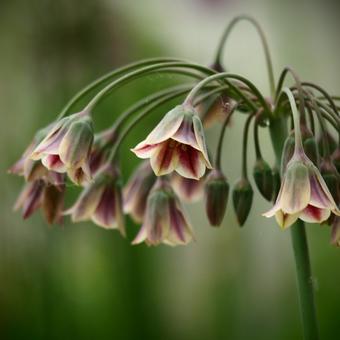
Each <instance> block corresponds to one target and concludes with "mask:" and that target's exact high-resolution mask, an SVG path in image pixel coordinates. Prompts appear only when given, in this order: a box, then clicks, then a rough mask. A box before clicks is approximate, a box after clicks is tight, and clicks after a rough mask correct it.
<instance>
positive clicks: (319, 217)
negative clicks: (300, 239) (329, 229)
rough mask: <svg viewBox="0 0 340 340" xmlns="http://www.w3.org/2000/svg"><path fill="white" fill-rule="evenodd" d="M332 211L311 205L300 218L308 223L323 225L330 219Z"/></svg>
mask: <svg viewBox="0 0 340 340" xmlns="http://www.w3.org/2000/svg"><path fill="white" fill-rule="evenodd" d="M330 214H331V211H330V210H329V209H320V208H318V207H315V206H313V205H311V204H309V205H308V206H307V207H306V208H305V209H304V210H303V211H302V212H301V213H300V216H299V218H300V219H301V220H302V221H305V222H307V223H321V222H323V221H325V220H327V219H328V217H329V216H330Z"/></svg>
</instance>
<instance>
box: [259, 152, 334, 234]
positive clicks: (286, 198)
mask: <svg viewBox="0 0 340 340" xmlns="http://www.w3.org/2000/svg"><path fill="white" fill-rule="evenodd" d="M331 212H333V213H334V214H335V215H339V214H340V211H339V210H338V208H337V206H336V203H335V202H334V199H333V197H332V195H331V193H330V192H329V189H328V187H327V185H326V183H325V181H324V179H323V178H322V176H321V174H320V172H319V170H318V168H317V167H316V166H315V165H314V164H313V163H312V162H311V161H310V159H309V158H308V157H307V156H306V155H305V154H304V153H303V151H302V152H299V153H295V154H294V156H293V157H292V159H291V160H290V161H289V162H288V164H287V167H286V172H285V174H284V177H283V180H282V184H281V188H280V192H279V194H278V197H277V199H276V203H275V205H274V207H273V208H272V209H270V210H269V211H267V212H266V213H264V214H263V215H264V216H266V217H272V216H274V215H275V217H276V220H277V222H278V224H279V225H280V226H281V227H282V228H288V227H289V226H291V225H292V224H293V223H294V222H295V221H296V220H297V219H298V218H300V219H301V220H303V221H305V222H309V223H322V222H324V221H325V220H327V219H328V218H329V216H330V214H331Z"/></svg>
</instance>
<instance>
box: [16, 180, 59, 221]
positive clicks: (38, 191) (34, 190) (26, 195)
mask: <svg viewBox="0 0 340 340" xmlns="http://www.w3.org/2000/svg"><path fill="white" fill-rule="evenodd" d="M58 175H59V174H58ZM64 192H65V186H64V185H63V184H60V185H54V184H51V183H48V182H47V181H46V180H42V179H38V180H35V181H31V182H27V183H25V185H24V188H23V190H22V191H21V193H20V195H19V197H18V199H17V201H16V203H15V205H14V210H19V209H21V210H22V216H23V218H24V219H26V218H28V217H30V216H31V215H32V214H33V213H34V212H35V211H36V210H38V209H39V208H41V209H42V211H43V213H44V215H45V218H46V220H47V222H48V223H49V224H53V223H61V222H62V210H63V204H64Z"/></svg>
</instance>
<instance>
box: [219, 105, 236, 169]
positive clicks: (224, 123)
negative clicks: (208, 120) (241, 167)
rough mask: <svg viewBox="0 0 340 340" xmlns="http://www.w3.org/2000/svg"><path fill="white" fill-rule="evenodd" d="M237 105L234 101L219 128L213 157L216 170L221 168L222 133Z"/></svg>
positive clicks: (223, 133)
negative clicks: (219, 131)
mask: <svg viewBox="0 0 340 340" xmlns="http://www.w3.org/2000/svg"><path fill="white" fill-rule="evenodd" d="M237 107H238V103H236V104H235V105H234V106H233V107H232V108H231V109H230V112H229V114H228V115H227V117H226V118H225V120H224V122H223V125H222V128H221V133H220V137H219V139H218V144H217V151H216V159H215V168H216V169H217V170H221V155H222V146H223V140H224V135H225V130H226V128H227V126H228V124H229V122H230V119H231V117H232V115H233V113H234V112H235V111H236V109H237Z"/></svg>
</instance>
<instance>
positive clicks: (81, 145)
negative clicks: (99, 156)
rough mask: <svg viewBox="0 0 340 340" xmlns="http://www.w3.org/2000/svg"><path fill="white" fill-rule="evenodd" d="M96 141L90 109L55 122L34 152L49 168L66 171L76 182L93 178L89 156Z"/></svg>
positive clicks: (32, 156) (33, 155) (32, 155)
mask: <svg viewBox="0 0 340 340" xmlns="http://www.w3.org/2000/svg"><path fill="white" fill-rule="evenodd" d="M92 143H93V127H92V120H91V117H90V116H89V113H88V112H87V111H83V112H79V113H75V114H72V115H70V116H67V117H64V118H62V119H60V120H59V121H57V122H56V123H55V124H53V126H52V128H51V129H50V131H49V132H48V133H47V135H46V137H45V138H44V139H43V140H42V141H41V142H40V143H39V144H38V145H37V146H36V148H35V149H34V150H33V152H32V154H31V158H32V159H33V160H39V159H41V161H42V164H43V165H44V166H45V167H46V168H47V169H49V170H53V171H56V172H60V173H64V172H67V173H68V175H69V177H70V178H71V180H72V181H73V182H74V183H76V184H83V183H85V182H87V181H89V179H90V178H91V173H90V168H89V156H90V151H91V146H92Z"/></svg>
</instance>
